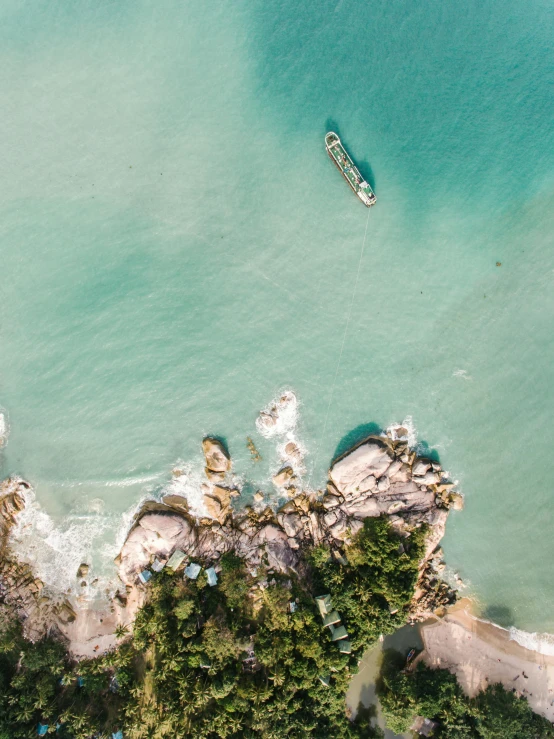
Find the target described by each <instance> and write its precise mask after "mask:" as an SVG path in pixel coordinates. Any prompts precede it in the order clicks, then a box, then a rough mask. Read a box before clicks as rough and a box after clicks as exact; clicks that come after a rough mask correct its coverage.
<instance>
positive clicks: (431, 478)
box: [413, 470, 441, 485]
mask: <svg viewBox="0 0 554 739" xmlns="http://www.w3.org/2000/svg"><path fill="white" fill-rule="evenodd" d="M440 479H441V476H440V475H439V473H438V472H433V470H429V471H428V472H426V473H425V474H424V475H423V476H421V477H414V478H413V480H414V482H417V483H418V485H436V484H437V483H438V482H440Z"/></svg>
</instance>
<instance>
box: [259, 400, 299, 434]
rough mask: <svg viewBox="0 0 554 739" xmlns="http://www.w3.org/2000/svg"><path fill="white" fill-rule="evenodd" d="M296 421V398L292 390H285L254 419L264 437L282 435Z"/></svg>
mask: <svg viewBox="0 0 554 739" xmlns="http://www.w3.org/2000/svg"><path fill="white" fill-rule="evenodd" d="M297 423H298V400H297V398H296V395H295V394H294V393H293V392H292V390H285V391H284V392H283V393H281V394H280V395H279V397H278V398H274V399H273V400H272V401H271V403H270V404H269V405H268V406H266V407H265V408H264V409H263V410H262V411H260V415H259V416H258V418H257V419H256V428H257V429H258V432H259V433H260V434H261V435H262V436H263V437H265V438H266V439H271V438H274V437H276V436H277V437H278V436H284V435H285V434H288V433H291V432H293V431H294V430H295V428H296V425H297Z"/></svg>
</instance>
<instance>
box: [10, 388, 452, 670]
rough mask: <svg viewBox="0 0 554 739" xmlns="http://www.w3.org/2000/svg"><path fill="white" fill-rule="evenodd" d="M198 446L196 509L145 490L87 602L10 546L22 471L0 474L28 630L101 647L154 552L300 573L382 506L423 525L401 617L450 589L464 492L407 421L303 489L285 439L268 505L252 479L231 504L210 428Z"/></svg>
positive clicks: (287, 408) (264, 418)
mask: <svg viewBox="0 0 554 739" xmlns="http://www.w3.org/2000/svg"><path fill="white" fill-rule="evenodd" d="M296 402H297V401H296V397H295V396H294V394H293V393H290V392H288V393H285V394H284V395H283V396H281V398H279V399H278V400H277V401H276V402H275V403H274V404H273V405H271V406H270V407H268V408H266V409H264V410H263V411H262V412H261V413H260V417H259V420H258V423H259V425H261V427H262V429H263V431H264V432H265V433H266V434H269V435H273V433H274V431H275V432H276V434H277V435H279V431H280V429H281V426H285V427H286V426H287V425H289V420H290V417H291V416H294V413H295V410H296ZM202 447H203V452H204V457H205V463H206V467H205V482H204V483H203V484H202V496H203V510H204V511H205V512H204V514H203V515H202V514H200V515H199V514H198V512H197V511H194V510H191V509H190V507H189V504H188V502H187V499H186V498H184V497H181V496H178V495H173V494H169V495H165V496H163V497H162V500H161V502H157V501H154V500H152V501H146V502H145V503H144V504H143V505H142V506H141V508H140V511H139V512H138V513H137V515H136V516H135V518H134V520H133V522H132V524H131V526H130V528H129V530H128V532H127V535H126V538H125V541H124V543H123V546H122V548H121V550H120V552H119V554H118V556H117V557H116V559H115V563H116V567H117V574H118V579H119V580H118V581H119V587H118V588H117V590H116V592H115V594H114V596H113V598H112V599H111V601H110V602H108V604H107V605H106V607H104V608H99V607H98V606H97V607H94V606H93V607H86V606H85V605H84V604H83V603H79V600H78V596H76V595H75V594H74V593H71V594H69V593H52V592H51V590H50V589H49V588H47V587H45V586H44V583H42V582H41V581H40V580H39V579H38V578H37V577H36V575H35V574H34V573H33V568H32V565H30V564H28V563H25V562H20V561H18V560H17V558H16V557H15V556H14V555H13V553H10V552H9V532H10V530H11V529H12V528H13V527H14V526H15V523H16V521H17V517H18V515H19V514H20V513H21V511H22V510H23V509H24V506H25V497H26V496H25V493H26V492H27V491H28V490H29V488H30V485H29V484H28V483H27V482H25V481H24V480H21V479H19V478H14V479H12V480H10V479H8V480H6V481H4V483H1V484H0V533H2V535H3V541H4V550H5V553H6V555H7V556H5V557H4V561H3V562H2V564H1V565H0V584H1V585H2V595H3V596H4V599H5V600H7V601H9V602H11V604H12V605H13V607H14V609H15V611H16V612H17V613H18V614H19V615H20V617H21V619H22V620H23V622H24V630H25V633H26V634H27V635H28V636H29V638H31V639H33V640H36V639H37V638H40V636H41V635H43V634H45V633H52V630H54V631H57V632H59V633H60V634H61V635H62V637H63V638H64V640H65V641H66V642H67V644H68V650H69V652H70V653H71V654H72V655H73V656H74V657H75V658H77V659H80V658H83V657H94V656H99V655H101V654H103V653H105V652H106V651H109V650H110V649H112V648H114V647H116V646H117V644H118V643H119V640H118V638H117V637H116V636H115V632H116V630H117V627H122V626H125V627H129V626H130V625H131V624H132V623H133V621H134V618H135V616H136V614H137V612H138V610H139V608H140V607H141V606H142V605H143V604H144V603H145V601H146V599H147V594H148V585H145V584H144V583H143V582H141V580H140V578H139V575H141V573H144V572H146V571H148V572H149V573H150V575H149V576H152V574H153V572H152V571H151V570H150V567H151V565H152V563H153V562H154V561H156V560H158V561H161V562H164V563H165V562H167V560H168V559H169V558H170V557H171V555H172V554H174V553H175V552H176V551H180V552H182V553H183V559H184V563H183V565H182V567H184V565H185V564H187V563H188V562H191V561H193V560H196V561H198V562H199V563H200V564H201V565H202V566H204V567H208V566H213V567H215V571H216V572H217V571H218V567H219V564H218V563H219V559H220V557H221V556H222V554H223V553H225V552H227V551H235V552H236V553H237V554H238V556H240V557H241V558H243V559H244V561H245V563H246V564H247V566H248V567H249V568H251V569H252V571H254V570H256V569H258V568H260V566H261V567H263V568H267V571H268V575H269V577H271V573H272V572H275V573H281V574H286V573H287V572H291V573H295V574H296V575H298V576H300V577H303V576H304V574H305V573H304V569H305V564H304V558H303V555H304V552H306V551H307V550H309V549H310V548H312V547H317V546H319V545H324V546H325V547H327V548H328V549H329V552H330V554H331V555H332V556H333V557H336V558H337V559H338V560H339V561H340V559H341V558H342V557H343V556H344V553H345V547H347V546H348V545H349V543H350V541H351V539H352V537H353V536H354V535H355V534H356V533H357V532H358V531H360V529H361V528H362V527H363V522H364V520H365V519H366V518H372V517H379V516H385V517H387V518H388V520H389V522H390V523H391V524H392V526H393V529H394V530H395V531H396V532H397V534H398V535H399V536H400V537H401V538H402V539H404V538H405V539H406V541H408V540H409V537H410V533H411V532H412V531H414V530H416V529H418V528H419V527H421V526H426V527H428V533H427V534H426V548H425V554H424V557H423V559H422V561H421V564H420V572H419V578H418V584H417V588H416V592H415V595H414V598H413V602H412V606H411V608H410V613H409V619H410V620H411V621H417V620H420V619H421V618H424V617H427V616H428V615H429V614H430V613H431V612H433V611H434V610H436V609H437V608H439V607H441V606H445V605H447V604H449V603H451V602H453V601H454V600H455V599H456V597H457V596H456V591H455V590H453V589H452V588H450V586H448V585H447V584H446V583H445V582H443V581H442V580H441V578H440V572H442V569H444V563H443V562H442V551H441V550H440V548H439V542H440V540H441V539H442V536H443V535H444V530H445V526H446V521H447V518H448V515H449V511H450V509H451V508H458V509H459V508H461V507H462V502H463V499H462V497H461V496H460V495H459V494H458V493H455V492H454V490H453V488H454V485H453V484H452V483H451V482H449V481H448V479H447V478H446V475H445V473H444V472H443V471H442V468H441V467H440V465H439V464H438V463H436V462H434V461H432V460H430V459H426V458H422V457H419V456H418V455H417V453H416V451H415V450H414V449H413V448H411V447H410V446H409V432H408V430H407V429H406V428H404V427H402V426H393V427H390V428H389V429H388V430H387V431H386V432H385V433H382V434H380V435H371V436H368V437H366V438H365V439H363V440H361V441H360V442H359V443H358V444H356V445H354V446H353V447H351V448H350V449H348V450H346V451H345V452H344V453H343V454H342V455H341V456H340V457H338V458H337V459H335V460H334V461H333V462H332V464H331V467H330V470H329V479H328V483H327V486H326V487H325V488H324V489H322V490H317V491H313V490H309V489H304V485H303V483H302V479H301V477H300V475H299V472H300V471H301V470H302V467H303V453H304V452H303V449H302V447H301V446H300V445H299V444H297V443H296V442H295V441H289V442H288V443H287V444H286V445H285V446H284V449H283V452H284V456H285V458H284V459H283V462H282V466H281V469H280V470H279V471H278V472H277V473H276V474H275V475H274V477H273V485H274V486H275V487H276V488H277V489H278V490H279V491H280V493H281V496H282V498H284V499H285V500H286V501H287V502H285V503H284V504H283V505H281V506H280V507H279V508H278V509H277V510H275V509H273V508H271V507H270V506H269V505H268V504H267V498H266V496H265V495H264V494H263V493H262V492H260V491H258V493H256V494H255V495H254V500H253V502H252V505H247V506H245V507H243V508H241V509H240V510H235V509H234V507H233V505H232V503H233V500H234V499H235V497H238V496H239V490H238V489H237V487H236V485H235V479H234V476H233V473H232V466H233V465H232V460H231V457H230V455H229V453H228V451H227V449H226V448H225V446H224V445H223V444H222V442H221V441H219V440H218V439H215V438H211V437H207V438H205V439H204V441H203V442H202ZM175 474H176V475H177V476H178V474H179V471H178V470H176V472H175ZM89 569H90V568H89V566H88V564H86V563H83V564H82V565H81V566H80V567H79V572H77V573H76V581H75V582H76V585H77V586H81V587H82V588H83V589H84V588H85V587H86V586H87V584H88V580H89ZM91 578H92V573H91ZM75 590H77V588H76V589H75Z"/></svg>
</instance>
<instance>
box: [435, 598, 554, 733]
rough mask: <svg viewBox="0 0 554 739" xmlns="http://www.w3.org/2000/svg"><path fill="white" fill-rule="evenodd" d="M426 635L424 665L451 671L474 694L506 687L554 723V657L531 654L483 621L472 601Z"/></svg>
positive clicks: (455, 609)
mask: <svg viewBox="0 0 554 739" xmlns="http://www.w3.org/2000/svg"><path fill="white" fill-rule="evenodd" d="M421 636H422V639H423V643H424V647H425V653H424V655H423V659H424V661H425V662H426V663H427V664H428V665H429V666H430V667H440V668H446V669H448V670H450V672H452V673H453V674H455V675H456V677H457V678H458V681H459V682H460V685H461V686H462V688H463V689H464V690H465V692H466V693H468V695H471V696H473V695H475V694H477V693H478V692H479V691H480V690H483V689H485V688H486V687H487V685H492V684H494V683H502V685H504V687H505V688H506V689H507V690H512V689H515V691H516V693H517V694H518V695H520V696H523V697H525V698H527V699H528V701H529V705H530V706H531V708H532V709H533V710H534V711H535V712H536V713H539V714H541V715H542V716H545V717H546V718H547V719H548V720H549V721H554V657H553V656H547V655H543V654H540V653H539V652H535V651H532V650H529V649H525V647H522V646H521V645H520V644H518V643H517V642H515V641H513V640H511V639H510V633H509V631H508V630H507V629H503V628H501V627H500V626H496V625H495V624H492V623H490V622H487V621H482V620H481V619H478V618H477V617H476V616H474V615H473V614H472V612H471V602H470V601H468V600H467V599H464V600H462V601H460V602H459V603H458V604H456V606H454V607H453V608H452V609H450V610H449V611H448V613H447V615H446V616H445V617H444V618H442V619H437V621H436V622H431V623H427V624H424V625H423V626H422V627H421Z"/></svg>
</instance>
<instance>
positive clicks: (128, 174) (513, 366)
mask: <svg viewBox="0 0 554 739" xmlns="http://www.w3.org/2000/svg"><path fill="white" fill-rule="evenodd" d="M0 16H1V23H0V40H1V43H0V69H1V70H2V72H1V74H0V95H1V97H2V100H3V103H4V104H3V115H2V116H1V117H0V153H1V159H2V178H1V179H0V257H1V261H0V269H1V274H0V311H1V314H0V315H1V324H0V405H1V406H2V407H3V408H4V409H5V411H6V412H7V416H8V419H9V425H10V437H9V443H8V445H7V446H6V448H5V450H4V452H3V456H2V472H3V474H8V473H12V472H18V473H20V474H22V475H24V476H25V477H26V478H27V479H29V480H30V481H31V482H32V483H33V485H34V486H35V490H36V499H37V505H39V506H40V513H37V512H36V511H35V514H34V516H35V517H34V518H29V521H28V528H27V529H26V530H25V531H24V532H23V534H22V541H21V549H22V550H23V551H25V552H26V553H27V556H29V557H31V558H36V557H39V558H40V561H41V563H42V564H41V565H40V566H41V567H42V571H43V573H44V575H45V576H46V577H47V578H48V579H49V580H50V581H52V582H53V581H58V582H59V583H60V584H63V585H64V586H65V585H67V584H68V582H69V581H70V579H71V578H72V577H73V575H74V571H75V569H76V565H78V563H79V561H81V559H83V558H84V559H90V558H92V560H93V563H94V566H95V568H96V571H97V572H98V573H109V572H110V568H109V561H110V559H111V557H112V556H113V555H114V553H115V551H116V550H117V542H118V541H121V536H122V533H123V529H122V515H123V514H127V515H129V513H130V512H131V511H132V509H133V507H134V506H135V505H136V504H137V503H138V501H139V500H140V498H141V496H144V495H147V494H151V493H152V492H156V491H159V489H160V487H161V486H163V485H164V483H166V482H167V481H168V480H169V478H170V474H171V469H172V467H173V466H174V465H175V464H176V463H178V461H179V460H181V461H183V462H190V463H191V464H192V465H193V469H194V470H196V469H197V468H198V466H199V464H200V440H201V438H202V436H203V435H204V434H206V433H214V434H219V435H221V436H224V437H225V438H226V439H227V441H228V444H229V447H230V450H231V453H232V455H233V458H234V459H235V461H236V469H237V472H238V473H239V474H241V475H242V476H244V477H245V478H248V479H252V480H253V481H254V483H255V484H256V485H262V486H264V485H265V489H266V490H267V491H268V492H269V491H270V485H269V483H268V482H267V478H268V476H269V474H270V472H271V470H272V469H273V468H274V467H275V465H276V464H277V457H276V452H275V450H274V446H275V445H274V443H273V442H271V443H270V442H268V441H265V440H263V439H260V437H259V436H257V435H256V431H255V426H254V421H255V418H256V414H257V413H258V411H259V410H260V408H262V407H263V406H264V405H266V404H267V403H268V402H269V401H270V400H271V398H272V397H274V396H275V395H276V394H277V393H279V392H280V391H281V390H282V389H283V388H292V389H294V390H295V392H296V393H297V395H298V397H299V399H300V401H301V408H300V420H299V426H298V432H297V433H298V436H299V438H300V439H301V440H302V441H303V443H304V444H305V445H306V447H307V449H308V450H309V455H308V457H307V460H306V463H307V467H308V470H309V478H310V480H311V483H312V484H313V485H314V486H315V485H319V484H321V483H322V482H323V480H324V478H325V470H326V466H327V464H328V462H329V460H330V458H331V457H332V455H333V453H334V451H335V449H336V447H337V445H338V444H339V442H340V440H341V439H342V438H343V437H344V436H345V435H346V434H348V433H349V432H351V431H352V430H353V429H356V428H357V427H358V426H360V425H362V424H365V423H368V422H374V423H376V424H378V425H380V426H381V427H384V426H386V425H387V424H388V423H390V422H393V421H402V420H403V419H404V418H406V417H411V419H412V422H413V425H414V427H415V428H416V430H417V433H418V436H419V439H420V440H423V441H424V442H426V443H427V444H428V445H429V446H430V447H433V448H435V449H437V451H438V453H439V454H440V457H441V460H442V462H443V463H444V465H445V466H446V468H447V469H449V470H450V472H451V474H452V476H453V477H454V478H455V479H458V480H459V481H460V484H461V489H462V491H463V492H464V493H465V495H466V510H465V512H464V513H463V514H456V515H453V516H452V517H451V520H450V521H449V525H448V533H447V536H446V539H445V541H444V549H445V553H446V557H447V561H448V563H449V565H450V566H451V567H452V569H453V570H456V571H458V572H460V574H461V576H462V577H463V578H464V579H466V580H467V581H468V583H469V585H470V590H471V592H472V593H474V594H475V595H476V596H477V597H478V598H479V599H480V601H481V602H482V604H483V607H484V609H486V612H487V613H488V614H489V615H491V616H492V617H494V618H497V619H499V620H500V621H501V622H503V623H505V624H512V623H513V624H516V625H517V626H519V627H521V628H524V629H528V630H554V616H553V615H552V614H553V613H554V583H553V581H552V577H551V562H552V560H553V558H554V539H553V538H552V536H551V531H552V526H553V525H554V502H553V501H554V472H553V470H552V464H551V443H552V418H553V416H554V382H553V380H554V377H553V374H554V373H553V370H552V367H553V362H554V345H553V341H552V324H553V318H554V290H553V282H554V253H553V250H552V245H553V241H554V239H553V233H554V128H553V126H552V121H553V120H554V96H553V95H552V89H553V83H554V53H553V50H552V38H553V37H554V8H553V6H552V4H551V3H549V2H545V1H544V0H530V1H529V2H527V3H521V2H515V0H503V1H502V2H501V1H499V0H494V1H492V2H489V3H486V4H483V3H478V2H469V3H455V2H440V3H439V2H428V3H419V4H414V3H409V2H406V1H402V2H400V1H399V0H392V1H391V0H387V1H386V2H385V0H377V1H374V2H371V3H368V2H360V1H359V0H356V1H354V0H333V2H327V1H325V0H318V2H315V0H309V1H308V2H303V3H301V4H299V3H297V2H293V1H292V0H281V1H280V2H275V3H264V2H261V0H238V1H236V2H233V3H224V2H219V1H216V2H212V3H193V2H188V1H185V2H184V1H183V0H181V1H180V2H171V1H170V0H164V2H157V3H154V2H150V3H148V2H137V1H136V0H135V1H134V2H122V1H120V2H117V3H116V2H108V1H106V0H102V1H101V0H96V2H84V1H83V0H79V1H77V2H74V3H71V4H62V3H52V2H50V3H46V2H34V3H25V2H15V0H14V1H13V2H5V3H3V5H2V8H1V9H0ZM331 127H332V128H334V129H335V130H337V132H338V133H339V135H340V136H341V137H342V138H343V140H344V142H345V144H346V146H347V147H348V149H349V151H350V152H351V154H352V155H353V157H354V158H355V160H356V161H357V162H358V163H359V165H360V168H361V170H362V172H363V174H364V175H365V176H366V177H368V178H369V179H370V181H371V182H372V184H373V185H374V189H375V191H376V194H377V197H378V205H377V207H375V208H374V209H372V210H371V211H370V212H369V221H368V222H367V240H366V244H365V250H364V254H363V259H362V261H361V265H360V272H359V281H358V284H357V289H356V293H355V295H353V290H354V285H355V282H356V275H357V270H358V264H359V259H360V251H361V248H362V241H363V236H364V231H365V228H366V221H367V218H368V211H367V210H366V209H365V208H364V207H363V206H362V205H361V204H360V203H359V202H358V201H357V200H356V199H355V198H354V197H353V195H352V193H351V192H350V191H349V189H348V188H347V186H346V185H345V183H344V182H342V180H341V178H340V177H339V175H338V173H337V172H336V170H335V169H334V168H333V166H332V165H331V163H330V162H329V160H328V158H327V156H326V155H325V152H324V149H323V136H324V134H325V132H326V130H328V128H331ZM497 262H500V263H501V266H500V267H497V266H496V263H497ZM352 301H353V302H352ZM351 304H352V305H353V310H352V314H351V320H350V322H349V323H348V326H347V331H346V335H345V327H346V325H347V319H348V316H349V313H350V306H351ZM344 337H345V338H344ZM343 338H344V350H343V352H342V356H341V361H340V365H339V366H338V371H337V363H338V359H339V355H340V354H341V346H342V343H343ZM335 376H336V382H335ZM247 435H251V436H252V437H253V438H255V441H256V443H259V444H260V448H261V450H262V453H263V455H264V460H263V462H262V463H261V464H259V465H257V466H254V465H253V464H252V463H251V462H250V459H249V454H248V452H247V450H246V447H245V438H246V436H247ZM195 479H196V478H195V477H194V474H193V476H192V481H193V483H194V480H195ZM191 484H192V483H191ZM245 495H246V492H245ZM125 520H128V519H125ZM117 537H119V539H118V538H117Z"/></svg>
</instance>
